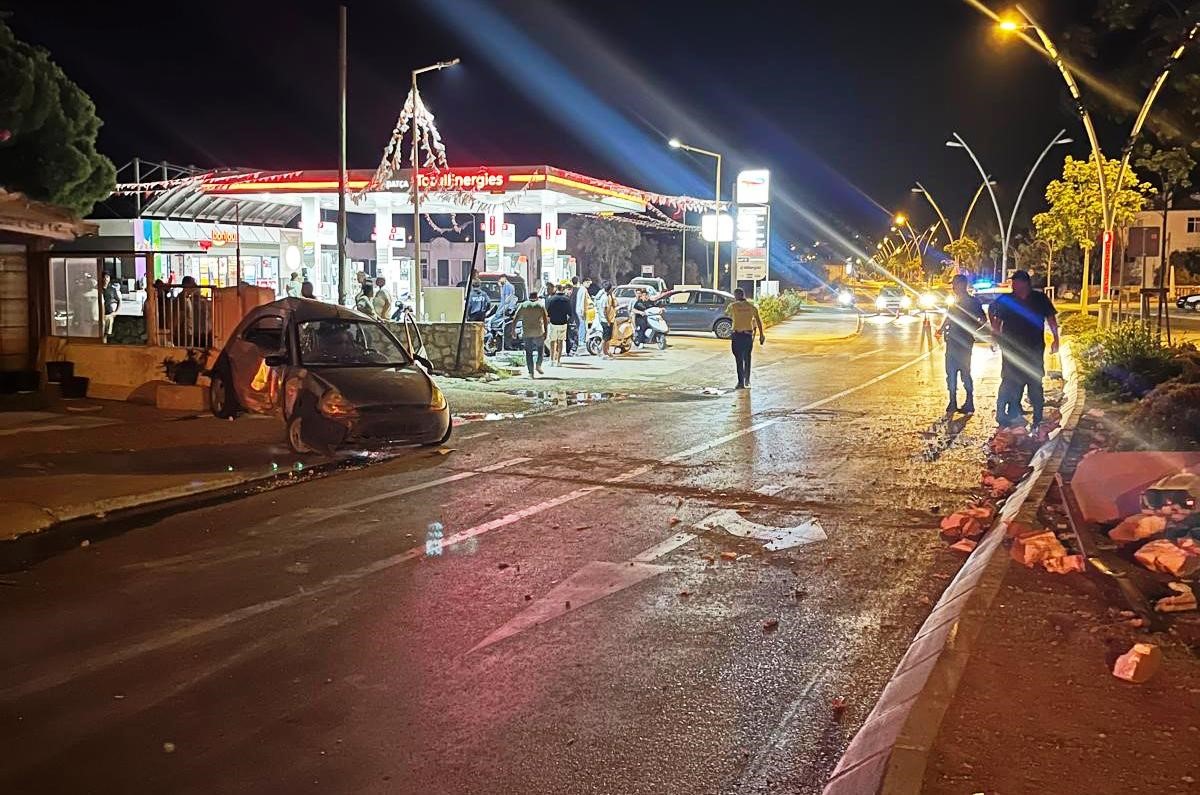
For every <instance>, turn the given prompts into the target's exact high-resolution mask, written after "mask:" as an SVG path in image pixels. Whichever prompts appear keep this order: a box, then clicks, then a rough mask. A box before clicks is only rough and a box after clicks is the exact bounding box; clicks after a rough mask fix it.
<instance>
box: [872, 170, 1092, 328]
mask: <svg viewBox="0 0 1200 795" xmlns="http://www.w3.org/2000/svg"><path fill="white" fill-rule="evenodd" d="M1097 184H1099V183H1097ZM875 308H876V309H887V299H886V298H884V297H883V296H880V297H879V298H876V299H875Z"/></svg>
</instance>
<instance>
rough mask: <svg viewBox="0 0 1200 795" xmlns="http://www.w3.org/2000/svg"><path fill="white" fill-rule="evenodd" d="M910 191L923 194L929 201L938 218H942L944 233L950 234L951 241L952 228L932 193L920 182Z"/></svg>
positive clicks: (952, 240) (952, 239) (952, 236)
mask: <svg viewBox="0 0 1200 795" xmlns="http://www.w3.org/2000/svg"><path fill="white" fill-rule="evenodd" d="M912 192H913V193H923V194H925V198H926V199H927V200H928V201H929V205H930V206H931V207H933V211H934V212H935V213H937V216H938V218H940V219H942V226H944V227H946V234H947V235H949V236H950V242H951V243H953V242H954V230H952V229H951V228H950V222H949V221H947V220H946V215H945V214H944V213H943V212H942V208H941V207H938V204H937V202H936V201H934V200H933V194H932V193H930V192H929V191H927V190H925V186H924V185H922V184H921V183H920V182H918V183H917V186H916V187H915V188H913V189H912Z"/></svg>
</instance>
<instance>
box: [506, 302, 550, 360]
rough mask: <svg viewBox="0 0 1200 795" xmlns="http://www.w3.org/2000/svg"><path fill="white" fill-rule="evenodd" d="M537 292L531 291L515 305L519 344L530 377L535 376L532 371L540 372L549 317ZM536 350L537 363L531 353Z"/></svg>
mask: <svg viewBox="0 0 1200 795" xmlns="http://www.w3.org/2000/svg"><path fill="white" fill-rule="evenodd" d="M537 298H538V294H537V293H536V292H532V293H530V294H529V298H528V299H527V300H526V301H524V302H522V303H520V304H518V305H517V314H516V317H515V318H514V320H515V321H516V324H517V325H518V326H520V327H521V345H522V346H523V347H524V348H525V367H526V368H527V369H528V370H529V377H530V378H537V376H535V375H534V371H537V373H538V374H539V375H541V373H542V356H543V353H542V348H543V346H545V344H546V327H547V326H548V325H549V323H548V322H547V321H548V320H549V318H548V317H547V316H546V307H544V306H542V304H541V302H539V301H538V300H537ZM534 351H536V352H537V364H534V360H533V354H534Z"/></svg>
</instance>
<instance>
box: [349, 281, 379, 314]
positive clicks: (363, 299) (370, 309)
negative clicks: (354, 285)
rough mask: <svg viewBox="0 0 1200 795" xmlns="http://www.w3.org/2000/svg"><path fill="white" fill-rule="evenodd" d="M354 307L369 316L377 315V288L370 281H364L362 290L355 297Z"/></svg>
mask: <svg viewBox="0 0 1200 795" xmlns="http://www.w3.org/2000/svg"><path fill="white" fill-rule="evenodd" d="M354 308H355V309H357V310H358V311H359V312H362V313H363V314H364V315H366V316H367V317H377V315H376V314H375V288H374V286H372V284H371V283H370V282H363V283H362V292H360V293H359V294H358V298H356V299H354Z"/></svg>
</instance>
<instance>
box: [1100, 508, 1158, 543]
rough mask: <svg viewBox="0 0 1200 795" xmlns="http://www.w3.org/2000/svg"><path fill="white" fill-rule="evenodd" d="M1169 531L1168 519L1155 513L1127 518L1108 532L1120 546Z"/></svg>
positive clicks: (1136, 514)
mask: <svg viewBox="0 0 1200 795" xmlns="http://www.w3.org/2000/svg"><path fill="white" fill-rule="evenodd" d="M1166 529H1167V518H1166V517H1165V516H1160V515H1159V514H1154V513H1135V514H1134V515H1133V516H1127V517H1125V518H1124V519H1123V520H1122V521H1121V523H1120V524H1118V525H1117V526H1116V527H1114V528H1113V529H1112V530H1109V531H1108V537H1109V538H1111V539H1112V540H1113V541H1116V542H1117V543H1118V544H1131V543H1133V542H1134V541H1141V540H1143V539H1146V538H1153V537H1154V536H1156V535H1160V534H1161V533H1163V532H1164V531H1165V530H1166Z"/></svg>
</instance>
